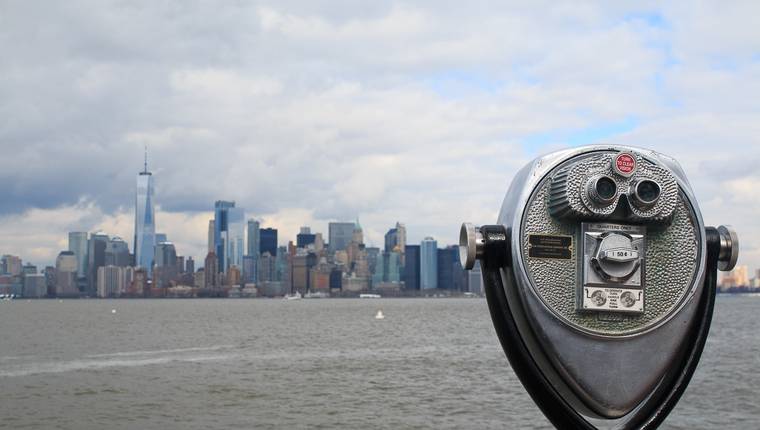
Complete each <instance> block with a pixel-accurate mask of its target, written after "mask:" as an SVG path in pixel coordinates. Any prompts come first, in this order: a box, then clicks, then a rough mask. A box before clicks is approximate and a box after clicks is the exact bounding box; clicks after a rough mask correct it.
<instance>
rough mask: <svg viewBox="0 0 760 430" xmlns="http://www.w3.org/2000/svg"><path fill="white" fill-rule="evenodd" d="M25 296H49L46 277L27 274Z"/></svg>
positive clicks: (25, 277)
mask: <svg viewBox="0 0 760 430" xmlns="http://www.w3.org/2000/svg"><path fill="white" fill-rule="evenodd" d="M23 296H24V297H26V298H40V297H45V296H47V282H46V280H45V275H43V274H41V273H27V274H25V275H24V290H23Z"/></svg>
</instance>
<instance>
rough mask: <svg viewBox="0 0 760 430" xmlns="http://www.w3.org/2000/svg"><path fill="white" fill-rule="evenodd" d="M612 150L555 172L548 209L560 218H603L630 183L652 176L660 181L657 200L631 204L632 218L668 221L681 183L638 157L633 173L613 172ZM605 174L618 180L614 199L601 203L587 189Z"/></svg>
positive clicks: (611, 209)
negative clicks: (590, 195)
mask: <svg viewBox="0 0 760 430" xmlns="http://www.w3.org/2000/svg"><path fill="white" fill-rule="evenodd" d="M614 155H615V154H613V153H594V154H590V155H587V156H583V157H579V158H578V159H577V160H575V161H574V162H573V163H572V164H568V165H565V166H563V167H561V168H559V169H558V170H557V172H555V173H554V174H553V178H552V180H551V181H550V183H549V187H550V190H549V195H548V198H549V201H548V206H547V208H548V210H549V211H550V212H551V214H552V215H553V216H555V217H558V218H594V217H596V218H603V217H604V216H607V215H610V214H612V213H613V212H614V211H615V209H616V207H617V204H618V203H619V201H620V199H621V198H622V197H623V196H626V198H627V194H628V192H629V191H630V190H631V186H632V185H633V184H634V183H636V182H637V181H639V180H641V179H652V180H654V181H655V182H657V183H658V184H659V185H660V188H661V194H660V198H659V199H658V201H657V202H656V203H655V204H654V205H652V206H651V207H648V208H639V207H636V206H634V205H630V215H629V217H628V220H630V221H667V220H669V219H670V217H671V216H672V215H673V211H674V210H675V208H676V204H677V202H678V185H677V183H676V180H675V178H674V177H673V175H672V174H671V173H670V172H669V171H668V170H667V169H664V168H662V167H660V166H657V165H656V164H654V163H651V162H649V161H648V160H646V159H644V158H643V157H641V156H636V157H637V166H638V167H637V169H636V172H635V173H634V174H633V175H632V176H631V177H624V176H620V175H617V174H615V173H614V169H613V168H612V160H613V157H614ZM598 175H606V176H609V177H610V178H612V179H613V180H614V181H615V183H616V184H617V196H616V197H615V199H614V200H615V202H616V203H613V204H610V205H606V206H605V205H601V204H599V203H597V202H595V201H593V200H592V199H591V198H590V197H589V195H588V193H587V192H586V186H587V184H588V181H589V179H590V178H593V177H595V176H598Z"/></svg>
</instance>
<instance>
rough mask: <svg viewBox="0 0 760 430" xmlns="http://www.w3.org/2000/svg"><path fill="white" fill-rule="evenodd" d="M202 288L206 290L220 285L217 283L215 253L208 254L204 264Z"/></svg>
mask: <svg viewBox="0 0 760 430" xmlns="http://www.w3.org/2000/svg"><path fill="white" fill-rule="evenodd" d="M204 263H205V264H204V268H203V269H204V270H203V271H204V286H205V287H206V288H216V287H218V286H220V285H221V283H220V282H219V258H218V257H217V256H216V254H215V253H213V252H209V253H208V255H206V260H205V262H204Z"/></svg>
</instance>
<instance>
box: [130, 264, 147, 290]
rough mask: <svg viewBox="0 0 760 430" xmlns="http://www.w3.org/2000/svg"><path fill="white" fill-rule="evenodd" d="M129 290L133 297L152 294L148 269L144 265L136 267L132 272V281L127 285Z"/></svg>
mask: <svg viewBox="0 0 760 430" xmlns="http://www.w3.org/2000/svg"><path fill="white" fill-rule="evenodd" d="M127 291H128V294H129V295H130V296H131V297H148V295H149V294H150V284H149V281H148V271H147V270H146V269H144V268H142V267H136V268H135V269H134V271H133V272H132V282H131V284H130V285H129V286H128V287H127Z"/></svg>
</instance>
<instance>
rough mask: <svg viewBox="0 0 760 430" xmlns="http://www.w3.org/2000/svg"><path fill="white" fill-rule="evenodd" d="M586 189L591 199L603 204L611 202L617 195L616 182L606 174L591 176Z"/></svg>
mask: <svg viewBox="0 0 760 430" xmlns="http://www.w3.org/2000/svg"><path fill="white" fill-rule="evenodd" d="M586 190H587V192H588V196H589V197H590V198H591V200H593V201H594V202H596V203H598V204H600V205H604V206H607V205H609V204H610V203H613V202H614V201H615V197H616V196H617V184H616V183H615V181H614V180H613V179H612V178H610V177H608V176H598V177H595V178H592V179H591V180H590V181H589V182H588V186H587V188H586Z"/></svg>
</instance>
